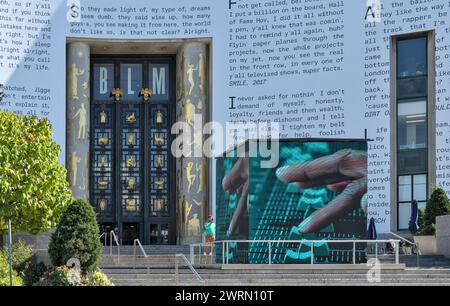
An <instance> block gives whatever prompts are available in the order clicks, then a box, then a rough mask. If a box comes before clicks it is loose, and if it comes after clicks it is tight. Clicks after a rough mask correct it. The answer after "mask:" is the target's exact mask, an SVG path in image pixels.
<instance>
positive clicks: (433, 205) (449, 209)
mask: <svg viewBox="0 0 450 306" xmlns="http://www.w3.org/2000/svg"><path fill="white" fill-rule="evenodd" d="M449 213H450V202H449V200H448V198H447V195H446V193H445V191H444V190H442V189H441V188H436V189H435V190H434V191H433V193H432V194H431V197H430V199H429V200H428V201H427V206H426V207H425V212H424V213H421V211H420V210H419V227H420V228H419V235H434V234H435V232H436V217H437V216H443V215H447V214H449Z"/></svg>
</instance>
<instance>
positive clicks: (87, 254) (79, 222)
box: [48, 199, 102, 274]
mask: <svg viewBox="0 0 450 306" xmlns="http://www.w3.org/2000/svg"><path fill="white" fill-rule="evenodd" d="M99 236H100V234H99V229H98V225H97V220H96V218H95V213H94V210H93V208H92V206H91V205H90V204H89V203H87V202H86V201H84V200H81V199H78V200H75V201H74V202H73V203H72V204H71V205H69V207H68V208H67V210H66V211H65V212H64V213H63V215H62V217H61V220H60V221H59V223H58V226H57V227H56V231H55V232H54V233H53V235H52V238H51V240H50V244H49V248H48V252H49V254H50V258H51V260H52V263H53V264H54V265H56V266H60V265H63V264H66V263H67V261H68V260H69V259H71V258H76V259H78V260H79V261H80V265H81V270H82V272H83V273H84V274H86V273H89V272H93V271H95V270H96V269H97V263H98V260H99V259H100V256H101V252H102V244H101V242H100V239H99Z"/></svg>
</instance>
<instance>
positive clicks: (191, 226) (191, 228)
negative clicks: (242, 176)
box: [188, 214, 200, 237]
mask: <svg viewBox="0 0 450 306" xmlns="http://www.w3.org/2000/svg"><path fill="white" fill-rule="evenodd" d="M195 236H200V220H199V219H198V214H193V217H192V219H190V220H189V222H188V237H195Z"/></svg>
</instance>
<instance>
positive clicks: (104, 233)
mask: <svg viewBox="0 0 450 306" xmlns="http://www.w3.org/2000/svg"><path fill="white" fill-rule="evenodd" d="M102 237H105V239H104V241H105V243H104V246H105V247H106V232H103V233H102V234H101V235H100V237H98V239H99V240H102Z"/></svg>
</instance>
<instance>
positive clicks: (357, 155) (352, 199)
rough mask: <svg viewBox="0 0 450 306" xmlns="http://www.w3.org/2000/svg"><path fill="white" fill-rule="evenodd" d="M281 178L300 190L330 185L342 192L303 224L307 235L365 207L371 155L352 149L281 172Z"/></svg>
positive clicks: (279, 174)
mask: <svg viewBox="0 0 450 306" xmlns="http://www.w3.org/2000/svg"><path fill="white" fill-rule="evenodd" d="M277 177H278V178H279V179H280V180H282V181H283V182H286V183H291V182H295V183H296V184H297V185H298V186H299V187H300V188H310V187H319V186H323V185H326V186H327V187H328V189H330V190H332V191H335V192H340V191H342V192H341V193H340V194H339V195H338V196H337V197H336V198H334V199H333V200H332V201H330V202H329V203H328V204H327V205H326V206H325V207H323V208H322V209H319V210H317V211H315V212H314V213H313V214H312V215H310V216H309V217H308V218H306V219H305V220H303V222H302V223H301V224H300V225H299V228H300V231H301V232H302V233H304V234H306V233H312V232H318V231H320V230H321V229H323V228H324V227H326V226H327V225H329V224H330V223H332V222H333V221H334V220H336V219H338V218H339V217H342V216H344V215H346V214H348V213H349V212H351V211H353V210H354V209H356V208H358V207H360V206H361V203H362V201H361V199H362V198H363V196H364V195H365V193H366V192H367V153H366V152H364V151H355V150H351V149H344V150H340V151H338V152H336V153H334V154H331V155H327V156H323V157H320V158H317V159H315V160H312V161H309V162H305V163H299V164H295V165H292V166H287V167H281V168H279V169H277Z"/></svg>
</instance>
